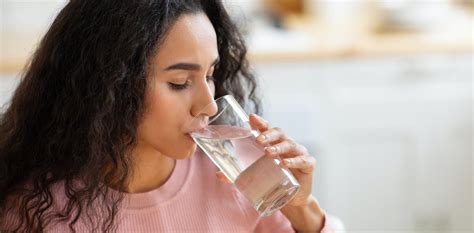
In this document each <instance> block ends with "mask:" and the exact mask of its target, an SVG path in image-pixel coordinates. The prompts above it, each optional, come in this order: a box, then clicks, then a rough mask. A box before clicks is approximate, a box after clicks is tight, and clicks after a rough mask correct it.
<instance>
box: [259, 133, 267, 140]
mask: <svg viewBox="0 0 474 233" xmlns="http://www.w3.org/2000/svg"><path fill="white" fill-rule="evenodd" d="M257 140H258V141H259V142H265V140H267V137H266V136H265V135H263V134H260V136H258V137H257Z"/></svg>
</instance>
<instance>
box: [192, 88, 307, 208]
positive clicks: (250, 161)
mask: <svg viewBox="0 0 474 233" xmlns="http://www.w3.org/2000/svg"><path fill="white" fill-rule="evenodd" d="M215 103H216V104H217V108H218V111H217V113H216V114H215V115H214V116H210V118H209V122H208V125H207V126H206V127H205V128H202V129H199V130H197V131H194V132H192V133H191V137H192V138H193V140H194V141H195V142H196V143H197V145H198V146H199V147H200V148H201V149H202V150H203V151H204V152H205V153H206V155H207V156H208V157H209V158H210V159H211V160H212V162H213V163H214V164H215V165H216V166H217V167H218V168H219V169H220V170H221V171H222V172H223V173H224V175H225V176H226V177H227V178H228V179H229V180H230V181H232V182H233V184H234V185H235V186H236V187H237V188H238V190H239V191H240V192H241V193H242V194H243V195H244V196H245V197H246V198H247V199H248V200H249V201H250V202H251V203H252V205H253V206H254V208H255V209H256V210H257V211H258V212H259V213H260V215H262V216H268V215H271V214H272V213H274V212H275V211H277V210H279V209H280V208H282V207H283V206H284V205H285V204H286V203H288V202H289V201H290V200H291V199H292V198H293V197H294V196H295V195H296V193H297V192H298V191H299V189H300V185H299V183H298V181H297V180H296V179H295V177H294V176H293V174H292V173H291V172H290V171H289V169H288V168H286V167H284V166H283V164H281V159H280V158H279V157H269V156H264V153H265V152H264V148H263V147H262V146H261V145H259V144H257V142H256V137H257V136H258V135H259V133H258V132H257V131H255V130H253V129H252V128H251V127H250V124H249V118H248V115H247V114H246V112H245V111H244V110H243V109H242V107H241V106H240V105H239V103H238V102H237V101H236V100H235V99H234V97H232V96H231V95H226V96H222V97H220V98H218V99H216V100H215ZM213 104H214V103H211V104H209V105H208V106H207V107H206V108H210V107H214V105H213ZM204 110H205V109H203V111H204ZM198 120H200V119H195V120H194V121H198Z"/></svg>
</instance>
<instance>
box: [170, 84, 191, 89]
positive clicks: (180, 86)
mask: <svg viewBox="0 0 474 233" xmlns="http://www.w3.org/2000/svg"><path fill="white" fill-rule="evenodd" d="M168 84H169V85H170V87H171V88H172V89H173V90H184V89H186V88H188V86H189V82H185V83H184V84H177V83H168Z"/></svg>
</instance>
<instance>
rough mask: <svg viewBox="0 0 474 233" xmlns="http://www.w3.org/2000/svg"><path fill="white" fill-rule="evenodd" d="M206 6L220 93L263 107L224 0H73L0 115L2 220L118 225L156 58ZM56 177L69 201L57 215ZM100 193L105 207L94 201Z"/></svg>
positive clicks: (32, 226) (26, 226)
mask: <svg viewBox="0 0 474 233" xmlns="http://www.w3.org/2000/svg"><path fill="white" fill-rule="evenodd" d="M199 12H202V13H205V14H206V15H207V17H208V18H209V19H210V21H211V23H212V25H213V26H214V29H215V31H216V34H217V46H218V50H219V56H220V62H219V64H218V65H217V66H216V68H215V72H214V76H215V77H216V81H215V86H216V97H219V96H223V95H226V94H232V95H233V96H234V97H236V99H237V100H238V101H239V102H240V103H241V104H242V105H243V106H250V108H248V110H250V109H251V110H252V111H254V112H256V113H260V112H261V109H260V108H261V107H260V106H261V102H260V99H259V98H258V96H257V93H256V87H257V83H256V80H255V78H254V76H253V75H252V73H251V72H250V70H249V65H248V61H247V60H246V52H247V51H246V47H245V43H244V40H243V38H242V36H241V34H240V33H239V31H238V29H237V28H236V26H235V25H234V24H233V23H232V22H231V20H230V17H229V15H228V14H227V12H226V10H225V8H224V6H223V4H222V3H221V2H220V1H219V0H133V1H131V0H100V1H87V0H71V1H70V2H69V3H68V4H67V5H66V6H65V7H64V8H63V9H62V10H61V11H60V12H59V14H58V15H57V17H56V19H55V20H54V22H53V23H52V25H51V27H50V28H49V30H48V32H47V33H46V34H45V36H44V37H43V39H42V40H41V43H40V44H39V47H38V49H37V50H36V52H35V54H34V55H33V57H32V59H31V61H30V62H29V64H28V65H27V66H26V68H25V71H24V73H23V75H22V80H21V82H20V84H19V86H18V87H17V89H16V91H15V93H14V95H13V97H12V99H11V101H10V103H9V104H8V106H7V108H6V110H5V112H4V113H2V114H1V115H0V219H2V217H5V216H7V215H8V214H9V213H12V212H15V213H18V221H16V223H15V224H13V225H14V226H12V227H13V230H14V231H22V232H23V231H26V232H42V231H44V229H45V227H46V226H47V225H48V224H49V223H51V222H53V221H57V222H65V223H68V225H69V228H70V229H71V230H72V231H74V230H75V229H74V228H75V227H74V226H75V223H76V222H77V221H78V220H79V219H80V217H81V216H82V217H84V216H85V217H87V218H88V219H89V221H88V222H89V223H90V224H91V226H90V227H91V228H90V229H91V230H93V231H101V232H103V231H107V232H109V231H115V230H116V225H117V224H116V221H115V217H116V215H117V213H118V211H119V210H120V203H121V201H122V200H123V195H118V196H117V195H109V194H110V192H111V191H110V189H108V188H107V187H108V186H111V185H113V187H121V188H123V187H126V180H127V179H126V178H127V177H129V176H130V175H131V172H132V171H131V166H132V163H133V160H132V158H131V156H130V155H131V153H130V152H131V148H133V147H134V145H135V144H136V132H137V125H138V122H139V121H140V119H141V114H142V113H143V112H144V109H143V108H144V104H143V100H144V95H145V90H146V88H147V85H148V80H147V76H148V74H147V70H148V67H149V65H150V58H151V57H152V56H154V54H155V53H156V50H157V48H158V47H159V45H160V42H161V41H162V40H163V37H164V35H165V34H166V32H167V31H168V29H169V28H170V27H171V26H172V25H173V23H174V22H175V21H176V20H177V18H178V17H180V16H181V15H183V14H193V13H199ZM105 184H107V185H105ZM55 185H60V186H61V187H62V189H61V190H64V195H65V196H66V197H67V202H66V204H65V206H64V208H62V209H61V210H58V211H54V212H53V213H52V214H50V212H51V210H52V209H53V206H54V205H55V199H54V197H53V193H54V192H53V191H52V189H53V186H55ZM97 200H100V201H101V202H103V205H104V209H103V210H95V209H93V208H91V207H92V206H93V205H92V204H93V203H94V202H95V201H97ZM98 216H100V217H98ZM3 224H7V221H3ZM1 226H2V222H1V221H0V227H1ZM4 226H5V225H4ZM0 229H1V228H0Z"/></svg>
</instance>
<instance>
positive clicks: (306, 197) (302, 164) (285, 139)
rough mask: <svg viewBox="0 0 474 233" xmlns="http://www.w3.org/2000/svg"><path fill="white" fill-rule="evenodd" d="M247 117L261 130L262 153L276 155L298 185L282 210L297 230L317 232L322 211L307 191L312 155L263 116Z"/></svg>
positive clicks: (311, 174) (222, 177) (219, 176)
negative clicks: (296, 191)
mask: <svg viewBox="0 0 474 233" xmlns="http://www.w3.org/2000/svg"><path fill="white" fill-rule="evenodd" d="M249 118H250V119H249V120H250V126H251V127H252V128H253V129H256V130H258V131H260V133H261V134H260V135H259V136H258V137H257V143H259V144H260V145H263V146H265V156H280V158H282V163H283V165H285V166H286V167H288V168H289V169H290V170H291V172H292V173H293V175H294V176H295V178H296V179H297V180H298V182H299V183H300V185H301V188H300V191H299V192H298V193H297V194H296V196H295V197H294V198H293V199H292V200H291V201H290V202H289V203H288V204H287V205H286V206H285V207H283V208H282V213H283V214H284V215H285V216H286V217H287V218H288V219H289V220H290V222H291V224H292V225H293V227H294V228H295V229H296V230H297V231H298V232H320V230H321V229H322V227H323V226H324V222H325V215H324V212H323V210H322V209H321V208H320V207H319V203H318V201H317V200H316V198H315V197H313V196H312V195H311V191H312V186H313V172H314V170H315V169H316V159H315V158H314V157H312V156H311V155H309V153H308V150H307V149H306V148H305V147H304V146H302V145H300V144H298V143H296V142H295V141H294V140H293V139H292V138H290V137H289V136H288V135H286V134H285V133H284V132H283V131H282V130H281V129H280V128H270V125H269V123H268V122H267V121H266V120H264V119H263V118H261V117H259V116H257V115H255V114H251V115H250V116H249ZM217 177H218V178H219V179H220V180H221V181H223V182H226V183H231V182H230V181H229V180H228V179H227V178H226V177H225V175H224V174H223V173H222V172H218V173H217Z"/></svg>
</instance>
